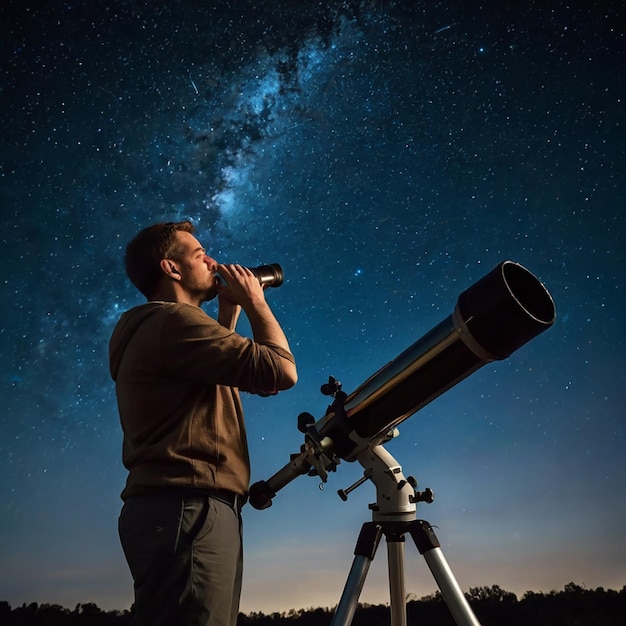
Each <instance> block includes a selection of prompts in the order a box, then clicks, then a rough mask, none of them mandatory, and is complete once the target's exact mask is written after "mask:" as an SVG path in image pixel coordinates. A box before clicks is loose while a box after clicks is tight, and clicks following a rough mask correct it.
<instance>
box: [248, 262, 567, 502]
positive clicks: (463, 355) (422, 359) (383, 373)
mask: <svg viewBox="0 0 626 626" xmlns="http://www.w3.org/2000/svg"><path fill="white" fill-rule="evenodd" d="M555 316H556V310H555V306H554V302H553V300H552V297H551V296H550V294H549V293H548V291H547V289H546V288H545V287H544V286H543V284H542V283H541V282H540V281H539V280H538V279H537V278H536V277H535V276H534V275H533V274H532V273H531V272H530V271H528V270H527V269H526V268H525V267H523V266H522V265H520V264H519V263H515V262H513V261H503V262H502V263H500V264H499V265H498V266H496V267H495V268H494V269H493V270H492V271H491V272H489V273H488V274H487V275H485V276H484V277H483V278H481V279H480V280H479V281H478V282H476V283H474V284H473V285H472V286H470V287H469V288H468V289H466V290H465V291H464V292H462V293H461V295H460V296H459V298H458V301H457V304H456V306H455V308H454V311H453V313H452V314H451V315H450V316H449V317H447V318H446V319H445V320H443V321H442V322H440V323H439V324H438V325H437V326H435V327H434V328H432V329H431V330H430V331H429V332H428V333H426V334H425V335H424V336H423V337H421V338H420V339H418V340H417V341H416V342H415V343H413V344H412V345H411V346H410V347H409V348H407V349H406V350H405V351H404V352H402V353H401V354H400V355H398V356H397V357H396V358H395V359H393V360H392V361H390V362H389V363H387V365H385V366H384V367H382V368H381V369H380V370H379V371H378V372H376V373H375V374H373V375H372V376H371V377H370V378H369V379H367V380H366V381H365V382H363V383H362V384H361V385H360V386H359V387H358V388H357V389H356V390H355V391H353V392H352V393H351V394H350V395H346V394H345V393H344V392H342V391H340V389H341V385H340V384H339V387H338V388H337V390H336V391H335V393H333V394H332V395H334V397H335V401H334V402H333V404H332V405H331V406H329V407H328V410H327V412H326V415H325V416H324V417H322V418H321V419H319V420H317V421H315V418H313V417H312V416H309V417H310V419H309V420H304V423H303V424H302V425H301V430H302V431H303V432H304V433H305V442H304V445H303V446H302V447H301V449H300V453H299V454H293V455H291V460H290V462H289V463H287V465H285V466H284V467H283V468H282V469H281V470H279V471H278V472H277V473H276V474H274V475H273V476H272V477H271V478H269V479H268V480H266V481H260V482H258V483H255V484H254V485H252V487H251V489H250V502H251V504H252V506H254V507H255V508H258V509H262V508H266V507H268V506H270V505H271V500H272V498H273V497H274V496H275V495H276V492H277V491H278V490H279V489H281V488H282V487H284V486H285V485H286V484H287V483H289V482H290V481H291V480H293V479H294V478H296V476H299V475H302V474H311V475H316V474H317V475H320V476H321V477H322V479H323V480H324V479H325V476H326V470H329V471H334V469H335V468H336V466H337V465H338V463H339V461H340V459H343V460H346V461H354V460H355V459H356V458H357V456H358V455H359V454H360V453H361V452H363V451H364V450H366V449H367V448H368V446H375V445H378V444H380V443H383V442H384V441H386V440H387V439H388V436H389V433H390V431H392V430H393V429H394V428H395V427H396V426H397V425H398V424H400V423H401V422H402V421H404V420H406V419H407V418H409V417H410V416H411V415H413V414H414V413H415V412H417V411H419V410H420V409H421V408H423V407H424V406H425V405H426V404H428V403H429V402H431V401H432V400H434V399H435V398H437V397H438V396H440V395H441V394H443V393H445V392H446V391H448V390H449V389H450V388H451V387H453V386H454V385H456V384H457V383H459V382H460V381H462V380H463V379H465V378H467V377H468V376H469V375H470V374H472V373H473V372H475V371H476V370H478V369H479V368H480V367H482V366H483V365H485V364H486V363H489V362H491V361H495V360H502V359H505V358H507V357H509V356H510V355H511V354H512V353H513V352H515V350H517V349H518V348H520V347H521V346H523V345H524V344H525V343H527V342H528V341H530V340H531V339H533V338H534V337H536V336H537V335H539V334H540V333H542V332H543V331H545V330H547V329H548V328H550V326H552V324H553V323H554V320H555ZM331 380H334V379H331ZM301 417H302V416H301Z"/></svg>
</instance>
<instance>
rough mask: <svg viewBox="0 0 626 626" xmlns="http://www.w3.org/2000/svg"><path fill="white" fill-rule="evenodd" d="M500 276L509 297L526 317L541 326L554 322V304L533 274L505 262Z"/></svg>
mask: <svg viewBox="0 0 626 626" xmlns="http://www.w3.org/2000/svg"><path fill="white" fill-rule="evenodd" d="M502 276H503V278H504V282H505V284H506V286H507V287H508V289H509V291H510V292H511V295H512V296H513V297H514V298H515V300H516V301H517V302H518V303H519V305H520V306H521V307H522V308H523V309H524V311H526V312H527V313H528V315H530V316H531V317H532V318H533V319H535V320H537V321H538V322H542V323H543V324H552V323H553V322H554V315H555V309H554V302H553V301H552V298H551V297H550V294H549V293H548V291H547V290H546V288H545V287H544V286H543V285H542V284H541V283H540V282H539V281H538V280H537V279H536V278H535V276H533V274H531V273H530V272H529V271H528V270H527V269H526V268H525V267H522V266H521V265H519V264H518V263H512V262H505V263H503V264H502Z"/></svg>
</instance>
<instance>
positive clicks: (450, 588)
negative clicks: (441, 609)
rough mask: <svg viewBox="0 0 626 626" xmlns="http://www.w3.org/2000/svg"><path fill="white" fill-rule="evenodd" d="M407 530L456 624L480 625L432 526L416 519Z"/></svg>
mask: <svg viewBox="0 0 626 626" xmlns="http://www.w3.org/2000/svg"><path fill="white" fill-rule="evenodd" d="M409 532H410V534H411V537H412V538H413V541H414V542H415V545H416V546H417V549H418V550H419V553H420V554H421V555H422V556H423V557H424V559H425V560H426V563H427V564H428V567H429V568H430V571H431V572H432V574H433V576H434V578H435V581H436V582H437V585H438V586H439V589H440V590H441V594H442V595H443V599H444V600H445V602H446V604H447V606H448V609H450V613H452V617H454V621H455V622H456V623H457V626H480V622H479V621H478V620H477V619H476V616H475V615H474V612H473V611H472V609H471V607H470V605H469V604H468V602H467V600H466V599H465V596H464V595H463V592H462V591H461V588H460V587H459V584H458V583H457V581H456V579H455V578H454V575H453V574H452V570H451V569H450V566H449V565H448V562H447V561H446V559H445V557H444V556H443V552H441V548H440V544H439V541H438V539H437V537H436V536H435V533H434V531H433V529H432V526H431V525H430V524H429V523H428V522H425V521H424V520H416V521H415V522H413V523H412V524H411V525H410V528H409Z"/></svg>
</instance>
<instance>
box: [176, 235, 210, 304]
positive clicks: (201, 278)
mask: <svg viewBox="0 0 626 626" xmlns="http://www.w3.org/2000/svg"><path fill="white" fill-rule="evenodd" d="M176 238H177V239H178V242H179V243H180V245H181V247H182V250H183V252H182V254H181V257H180V260H178V261H177V262H176V266H177V267H178V270H179V273H180V275H181V278H180V284H181V286H182V287H184V289H185V290H186V291H188V292H189V293H190V294H193V295H194V296H196V297H200V298H201V299H202V301H207V300H212V299H213V298H215V296H216V295H217V284H218V279H217V276H216V274H215V272H216V270H217V262H216V261H215V260H214V259H212V258H211V257H209V256H207V254H206V250H205V249H204V247H203V246H202V244H201V243H200V242H199V241H198V240H197V239H196V238H195V237H194V236H193V235H192V234H191V233H188V232H185V231H177V233H176Z"/></svg>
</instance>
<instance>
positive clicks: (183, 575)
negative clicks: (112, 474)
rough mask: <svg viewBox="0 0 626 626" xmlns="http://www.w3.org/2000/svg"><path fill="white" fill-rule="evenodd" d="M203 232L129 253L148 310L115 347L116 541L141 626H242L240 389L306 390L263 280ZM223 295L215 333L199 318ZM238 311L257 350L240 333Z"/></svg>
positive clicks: (187, 232)
mask: <svg viewBox="0 0 626 626" xmlns="http://www.w3.org/2000/svg"><path fill="white" fill-rule="evenodd" d="M193 232H194V228H193V225H192V224H191V223H190V222H176V223H172V222H170V223H160V224H155V225H153V226H150V227H149V228H146V229H145V230H143V231H141V232H140V233H139V234H138V235H137V236H136V237H135V238H134V239H133V240H132V241H131V242H130V243H129V245H128V247H127V249H126V272H127V274H128V276H129V278H130V280H131V281H132V282H133V284H134V285H135V286H136V287H137V288H138V289H139V290H140V291H141V292H142V293H143V294H144V295H145V296H146V298H147V300H148V303H147V304H144V305H141V306H137V307H135V308H133V309H131V310H130V311H127V312H126V313H124V314H123V315H122V317H121V318H120V320H119V322H118V324H117V326H116V327H115V330H114V331H113V335H112V337H111V342H110V368H111V376H112V377H113V379H114V380H115V383H116V393H117V401H118V407H119V413H120V419H121V424H122V430H123V432H124V441H123V461H124V465H125V466H126V468H127V469H128V470H129V475H128V479H127V482H126V487H125V488H124V490H123V492H122V499H123V500H124V505H123V508H122V512H121V514H120V520H119V532H120V539H121V542H122V547H123V549H124V553H125V556H126V559H127V561H128V564H129V567H130V571H131V574H132V576H133V580H134V590H135V618H136V621H137V623H138V624H140V625H141V626H160V625H163V626H165V625H167V626H213V625H220V626H235V623H236V620H237V614H238V611H239V596H240V592H241V569H242V555H241V520H240V508H241V505H242V504H243V502H244V501H245V498H246V496H247V492H248V484H249V478H250V467H249V458H248V448H247V443H246V433H245V426H244V421H243V413H242V407H241V402H240V398H239V390H243V391H247V392H250V393H258V394H263V395H268V394H275V393H277V392H278V391H280V390H282V389H287V388H289V387H291V386H293V385H294V384H295V383H296V380H297V373H296V367H295V362H294V358H293V356H292V354H291V351H290V350H289V344H288V343H287V339H286V337H285V334H284V332H283V331H282V329H281V327H280V325H279V323H278V322H277V320H276V318H275V317H274V315H273V313H272V311H271V310H270V308H269V306H268V304H267V302H266V301H265V296H264V291H263V288H262V287H261V285H260V284H259V281H258V280H257V278H255V276H254V275H253V274H252V272H251V271H250V270H249V269H247V268H245V267H242V266H240V265H221V264H219V263H217V262H216V261H214V260H213V259H212V258H210V257H209V256H207V254H206V250H205V249H204V248H203V247H202V245H201V244H200V242H199V241H198V240H197V239H196V238H195V237H194V235H193ZM218 272H219V276H220V277H221V279H222V280H220V279H219V278H218V277H217V273H218ZM222 281H223V282H222ZM216 296H217V297H218V302H219V307H218V316H217V320H214V319H212V318H211V317H209V316H208V315H207V314H206V313H205V312H204V311H203V310H202V309H201V308H200V305H201V304H202V303H203V302H205V301H208V300H211V299H213V298H215V297H216ZM242 309H243V311H244V312H245V313H246V315H247V317H248V320H249V321H250V327H251V329H252V333H253V339H249V338H244V337H242V336H240V335H238V334H237V333H236V332H234V328H235V324H236V321H237V319H238V317H239V314H240V312H241V310H242Z"/></svg>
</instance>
